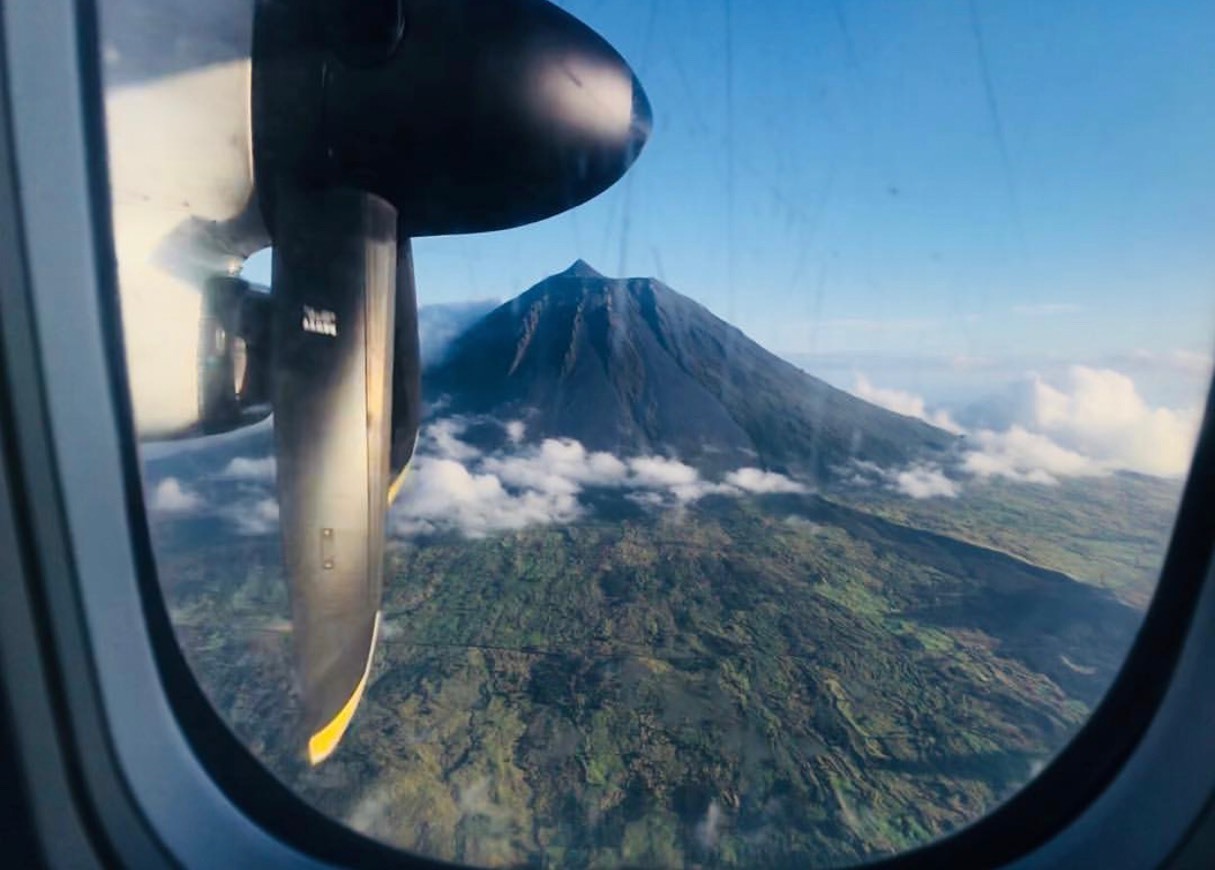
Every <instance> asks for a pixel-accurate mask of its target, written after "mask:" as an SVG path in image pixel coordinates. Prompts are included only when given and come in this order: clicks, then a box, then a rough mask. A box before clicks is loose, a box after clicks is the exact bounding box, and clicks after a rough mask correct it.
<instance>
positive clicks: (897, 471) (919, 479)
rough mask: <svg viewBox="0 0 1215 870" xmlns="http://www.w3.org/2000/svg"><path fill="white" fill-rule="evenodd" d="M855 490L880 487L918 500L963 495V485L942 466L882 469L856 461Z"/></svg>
mask: <svg viewBox="0 0 1215 870" xmlns="http://www.w3.org/2000/svg"><path fill="white" fill-rule="evenodd" d="M851 469H852V476H851V477H850V478H849V479H848V480H847V481H846V482H847V483H848V484H849V485H851V486H862V487H863V486H874V485H880V486H884V487H886V488H887V489H890V490H893V491H894V492H898V493H902V494H903V495H905V496H908V497H910V498H915V499H922V498H955V497H956V496H958V495H960V494H961V492H962V485H961V483H960V482H959V481H956V480H953V479H951V478H950V477H948V476H947V475H946V474H945V471H944V469H942V468H941V467H940V466H939V465H934V464H931V463H927V462H915V463H912V464H911V465H909V466H907V467H906V468H882V467H881V466H880V465H877V464H875V463H873V462H864V461H861V460H854V461H853V463H852V465H851Z"/></svg>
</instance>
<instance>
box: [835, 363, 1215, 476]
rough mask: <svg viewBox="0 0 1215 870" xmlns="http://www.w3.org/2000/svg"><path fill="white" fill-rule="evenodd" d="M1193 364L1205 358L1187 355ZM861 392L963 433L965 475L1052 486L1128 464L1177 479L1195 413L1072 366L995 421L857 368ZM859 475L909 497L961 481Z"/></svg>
mask: <svg viewBox="0 0 1215 870" xmlns="http://www.w3.org/2000/svg"><path fill="white" fill-rule="evenodd" d="M1188 364H1190V365H1193V366H1202V365H1206V364H1207V361H1206V360H1190V361H1189V362H1188ZM855 392H856V394H857V395H858V396H860V397H861V398H865V399H867V400H868V401H871V402H874V403H875V404H878V405H881V406H883V407H885V408H888V409H890V410H893V411H896V412H898V413H902V414H906V415H907V416H911V417H917V418H919V419H921V420H925V421H926V422H929V423H933V424H934V425H938V426H941V428H945V429H948V430H949V431H951V432H955V433H957V434H962V435H964V436H965V441H964V442H963V443H964V444H966V445H967V449H966V451H965V452H964V454H963V456H962V461H961V466H960V469H961V471H962V472H963V474H964V475H965V476H970V477H977V478H984V479H986V478H993V477H1001V478H1006V479H1009V480H1015V481H1019V482H1024V483H1037V484H1043V485H1050V484H1054V483H1057V482H1058V481H1059V480H1060V479H1061V478H1065V477H1085V476H1098V475H1104V474H1109V473H1112V472H1115V471H1134V472H1139V473H1142V474H1151V475H1156V476H1159V477H1181V476H1183V475H1184V474H1185V473H1186V471H1187V470H1188V469H1189V465H1190V459H1191V457H1192V454H1193V451H1194V443H1195V440H1196V438H1197V435H1198V427H1199V424H1200V421H1201V412H1200V409H1199V407H1198V406H1197V405H1196V404H1195V405H1193V406H1191V407H1185V408H1168V407H1161V406H1152V405H1150V404H1149V403H1148V402H1147V401H1146V400H1145V399H1144V398H1143V396H1142V395H1141V394H1140V392H1139V391H1138V389H1137V388H1136V385H1135V382H1134V380H1133V379H1132V378H1131V377H1130V376H1128V375H1126V374H1124V373H1122V372H1118V371H1115V370H1113V369H1103V368H1094V367H1089V366H1071V367H1070V368H1068V369H1067V370H1066V373H1065V374H1063V375H1062V376H1060V377H1056V378H1052V379H1047V378H1045V377H1042V376H1040V375H1035V376H1032V377H1030V378H1029V379H1028V380H1027V381H1026V382H1025V384H1024V389H1020V390H1018V391H1015V392H1013V393H1010V394H1009V397H1008V399H1007V400H1006V401H1004V402H1003V403H1002V405H1001V407H999V408H997V409H992V410H991V412H990V414H989V416H991V417H992V418H993V419H1002V420H1004V421H1005V425H1004V426H1003V427H1001V428H996V427H990V428H988V427H984V426H982V425H977V426H974V428H971V429H969V430H968V429H966V428H964V427H962V426H959V425H957V424H956V423H955V422H954V421H953V419H952V418H951V417H950V416H949V415H948V414H946V413H945V412H944V411H942V410H939V409H938V410H932V409H930V408H928V406H927V405H926V403H925V402H924V400H923V399H922V398H921V397H919V396H916V395H915V394H913V393H909V392H905V391H901V390H888V389H882V388H880V387H876V386H874V385H873V384H872V383H871V382H870V381H869V380H868V379H867V378H866V377H864V376H863V375H858V376H857V378H856V387H855ZM855 479H856V481H857V482H860V483H873V482H875V481H880V482H883V483H884V484H885V485H887V486H888V487H889V488H890V489H893V490H896V491H898V492H901V493H903V494H904V495H908V496H911V497H912V498H934V497H952V496H956V495H958V494H959V493H960V492H961V491H962V485H961V482H960V481H958V480H956V479H951V478H950V477H948V476H947V475H946V474H945V472H944V470H943V469H942V468H940V467H939V466H933V465H924V464H918V465H914V466H912V467H910V468H906V469H900V470H891V469H878V468H876V467H874V466H870V465H868V464H865V463H858V464H857V477H856V478H855Z"/></svg>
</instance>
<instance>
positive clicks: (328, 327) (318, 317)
mask: <svg viewBox="0 0 1215 870" xmlns="http://www.w3.org/2000/svg"><path fill="white" fill-rule="evenodd" d="M304 332H315V333H316V334H317V335H332V336H336V335H337V315H336V314H334V313H333V312H332V311H325V310H324V309H322V308H309V307H308V306H307V305H305V306H304Z"/></svg>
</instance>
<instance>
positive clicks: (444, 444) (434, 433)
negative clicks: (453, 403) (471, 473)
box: [419, 417, 480, 462]
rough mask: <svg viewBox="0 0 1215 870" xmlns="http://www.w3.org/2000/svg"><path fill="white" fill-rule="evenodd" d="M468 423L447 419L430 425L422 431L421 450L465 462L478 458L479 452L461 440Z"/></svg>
mask: <svg viewBox="0 0 1215 870" xmlns="http://www.w3.org/2000/svg"><path fill="white" fill-rule="evenodd" d="M466 428H468V425H467V423H466V422H465V421H464V420H461V419H459V418H456V417H446V418H444V419H442V420H435V421H434V422H433V423H428V424H426V425H425V426H423V427H422V429H421V437H422V443H421V444H420V445H419V449H420V450H424V451H427V452H430V453H434V454H436V455H438V456H443V457H445V458H447V459H455V460H458V461H460V462H464V461H466V460H469V459H474V458H476V457H477V456H478V455H480V454H479V451H478V450H477V449H476V448H475V447H473V446H472V445H470V444H466V443H465V442H463V441H461V440H460V436H461V435H463V434H464V430H465V429H466Z"/></svg>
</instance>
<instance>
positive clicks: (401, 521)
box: [393, 457, 582, 538]
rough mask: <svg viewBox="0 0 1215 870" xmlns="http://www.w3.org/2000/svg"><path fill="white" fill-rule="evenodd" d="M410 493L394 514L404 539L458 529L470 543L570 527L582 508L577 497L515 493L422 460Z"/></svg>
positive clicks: (445, 462) (452, 464)
mask: <svg viewBox="0 0 1215 870" xmlns="http://www.w3.org/2000/svg"><path fill="white" fill-rule="evenodd" d="M405 486H406V492H405V493H404V494H403V497H402V498H400V499H398V500H397V507H396V508H394V510H393V517H394V522H395V525H396V528H397V530H398V531H399V532H401V533H402V534H418V533H427V532H435V531H439V530H443V529H458V530H460V531H462V532H463V533H464V534H465V535H467V536H469V537H474V538H476V537H484V536H485V535H487V534H489V533H490V532H494V531H505V530H510V529H521V528H524V527H526V526H530V525H538V524H547V523H561V522H570V521H572V520H575V519H577V518H578V517H579V516H580V515H581V513H582V508H581V505H579V503H578V500H577V498H576V497H575V494H574V493H573V492H568V491H559V490H560V488H559V487H554V488H553V489H550V490H547V491H541V490H536V489H526V490H523V491H522V492H518V493H512V492H511V491H510V490H508V489H507V488H506V487H505V486H503V484H502V481H501V480H500V479H499V478H498V477H497V476H496V475H494V474H478V473H475V472H472V471H469V469H468V468H467V467H465V466H464V464H462V463H460V462H457V461H456V460H454V459H428V458H421V457H420V458H418V459H417V460H415V463H414V468H413V470H412V472H411V473H410V475H409V477H408V478H406V483H405Z"/></svg>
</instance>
